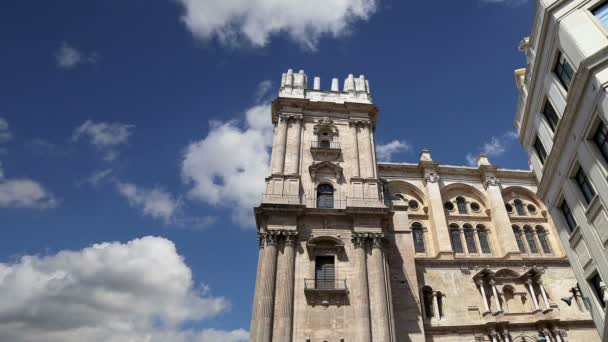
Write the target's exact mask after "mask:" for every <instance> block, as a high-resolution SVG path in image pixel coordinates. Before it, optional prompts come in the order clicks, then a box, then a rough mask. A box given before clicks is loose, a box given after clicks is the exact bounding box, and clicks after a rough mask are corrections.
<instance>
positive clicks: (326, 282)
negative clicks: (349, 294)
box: [304, 279, 348, 292]
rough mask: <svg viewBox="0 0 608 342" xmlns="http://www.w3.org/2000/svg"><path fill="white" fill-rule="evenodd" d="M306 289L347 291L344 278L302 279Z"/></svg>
mask: <svg viewBox="0 0 608 342" xmlns="http://www.w3.org/2000/svg"><path fill="white" fill-rule="evenodd" d="M304 289H305V290H307V291H345V292H346V291H348V286H346V279H304Z"/></svg>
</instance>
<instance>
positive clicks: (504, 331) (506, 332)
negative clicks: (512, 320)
mask: <svg viewBox="0 0 608 342" xmlns="http://www.w3.org/2000/svg"><path fill="white" fill-rule="evenodd" d="M502 337H503V338H504V339H505V340H506V341H508V340H509V330H507V329H502Z"/></svg>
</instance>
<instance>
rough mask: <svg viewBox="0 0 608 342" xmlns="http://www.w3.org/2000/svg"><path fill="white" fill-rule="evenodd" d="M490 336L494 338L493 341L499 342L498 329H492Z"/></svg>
mask: <svg viewBox="0 0 608 342" xmlns="http://www.w3.org/2000/svg"><path fill="white" fill-rule="evenodd" d="M490 337H491V338H492V342H498V333H497V332H496V330H494V329H492V331H491V332H490Z"/></svg>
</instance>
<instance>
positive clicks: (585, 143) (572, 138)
mask: <svg viewBox="0 0 608 342" xmlns="http://www.w3.org/2000/svg"><path fill="white" fill-rule="evenodd" d="M607 11H608V3H607V2H606V1H603V0H602V1H600V0H543V1H537V2H536V8H535V16H534V21H533V25H532V31H531V35H530V37H528V38H525V39H524V40H523V41H522V42H521V44H520V50H521V51H522V52H524V53H525V56H526V61H527V65H526V68H524V69H519V70H517V71H516V72H515V80H516V84H517V88H518V90H519V93H520V97H519V103H518V107H517V113H516V117H515V125H516V128H517V131H518V135H519V140H520V143H521V144H522V146H523V147H524V149H525V150H526V151H527V152H528V154H529V155H530V164H531V166H532V169H533V171H534V175H535V176H536V179H537V181H538V196H539V198H540V199H541V200H542V201H543V202H544V203H546V204H547V207H548V211H549V212H550V213H551V215H552V217H553V218H555V220H556V226H557V234H558V235H559V237H560V238H561V241H562V242H563V244H564V246H565V251H566V254H567V255H568V258H569V260H570V262H571V264H572V268H573V270H574V273H575V275H576V279H577V280H578V284H579V287H580V290H581V292H582V293H581V294H580V298H579V299H582V300H584V301H585V302H586V303H587V304H588V305H589V306H590V312H591V316H592V317H593V320H594V322H595V325H596V326H597V328H598V332H599V334H600V336H602V338H603V340H608V324H606V312H605V311H606V309H605V308H606V302H607V300H608V293H607V291H606V285H605V283H604V280H607V279H608V212H607V211H606V208H607V205H608V180H607V179H608V142H606V141H607V140H606V139H605V138H604V137H606V136H607V135H608V126H607V125H608V94H607V90H606V88H607V85H608V64H607V61H608V28H607V27H608V20H607V19H608V18H607V17H606V16H605V14H606V13H608V12H607ZM578 295H579V294H577V296H578Z"/></svg>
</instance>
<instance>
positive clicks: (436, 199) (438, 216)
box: [423, 152, 464, 254]
mask: <svg viewBox="0 0 608 342" xmlns="http://www.w3.org/2000/svg"><path fill="white" fill-rule="evenodd" d="M423 153H424V152H423ZM424 173H425V175H424V183H425V186H426V189H427V192H428V194H429V204H430V208H431V213H430V216H431V222H432V223H433V227H435V233H436V234H437V236H436V240H435V241H436V242H437V252H438V253H446V254H453V253H452V245H451V244H450V233H449V231H448V223H447V221H446V219H445V212H444V210H443V199H442V198H441V189H440V188H439V176H438V175H437V173H436V171H435V170H429V169H426V170H425V171H424ZM463 243H464V241H463Z"/></svg>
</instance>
